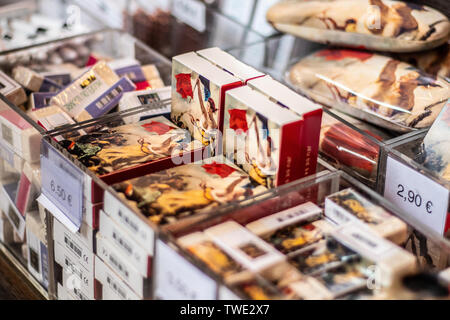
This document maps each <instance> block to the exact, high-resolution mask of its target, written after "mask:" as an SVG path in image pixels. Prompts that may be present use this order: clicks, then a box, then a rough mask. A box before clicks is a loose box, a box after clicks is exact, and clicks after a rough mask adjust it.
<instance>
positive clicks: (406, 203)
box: [384, 157, 449, 235]
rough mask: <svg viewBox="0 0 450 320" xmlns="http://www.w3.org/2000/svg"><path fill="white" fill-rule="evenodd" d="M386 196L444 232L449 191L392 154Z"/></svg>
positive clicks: (434, 228)
mask: <svg viewBox="0 0 450 320" xmlns="http://www.w3.org/2000/svg"><path fill="white" fill-rule="evenodd" d="M386 166H387V167H386V182H385V188H384V197H385V198H387V199H388V200H390V201H391V202H393V203H394V204H396V205H397V206H398V207H399V208H400V209H403V210H404V211H405V212H408V213H409V214H411V215H412V216H413V217H414V218H416V219H418V220H420V221H421V222H422V223H423V224H425V225H426V226H428V227H430V228H432V229H433V230H435V231H436V232H438V233H439V234H441V235H443V234H444V228H445V223H446V219H447V208H448V201H449V190H448V189H447V188H445V187H444V186H441V185H440V184H439V183H437V182H435V181H433V180H432V179H430V178H428V177H426V176H425V175H423V174H421V173H420V172H418V171H416V170H414V169H412V168H411V167H409V166H407V165H405V164H403V163H401V162H399V161H397V160H395V159H392V158H391V157H388V159H387V165H386Z"/></svg>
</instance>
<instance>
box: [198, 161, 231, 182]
mask: <svg viewBox="0 0 450 320" xmlns="http://www.w3.org/2000/svg"><path fill="white" fill-rule="evenodd" d="M202 168H203V169H205V170H206V172H208V173H209V174H217V175H219V176H220V177H221V178H222V179H224V178H226V177H228V176H229V175H230V174H232V173H233V172H234V171H236V170H235V169H233V168H232V167H230V166H229V165H226V164H224V163H217V162H215V161H214V162H213V163H211V164H205V165H203V166H202Z"/></svg>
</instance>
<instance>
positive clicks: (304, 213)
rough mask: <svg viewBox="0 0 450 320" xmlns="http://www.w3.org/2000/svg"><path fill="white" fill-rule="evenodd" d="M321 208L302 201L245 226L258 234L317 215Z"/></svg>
mask: <svg viewBox="0 0 450 320" xmlns="http://www.w3.org/2000/svg"><path fill="white" fill-rule="evenodd" d="M321 212H322V209H320V208H319V207H318V206H316V205H315V204H314V203H312V202H307V203H303V204H301V205H298V206H296V207H293V208H289V209H287V210H284V211H281V212H278V213H276V214H273V215H270V216H268V217H265V218H262V219H259V220H257V221H254V222H252V223H250V224H248V225H247V228H248V229H250V230H251V231H252V232H255V233H256V234H258V235H261V233H263V232H270V231H274V230H278V229H281V228H284V227H286V226H289V225H291V224H294V223H297V222H300V221H304V220H306V219H311V218H314V217H317V218H318V217H319V216H320V213H321Z"/></svg>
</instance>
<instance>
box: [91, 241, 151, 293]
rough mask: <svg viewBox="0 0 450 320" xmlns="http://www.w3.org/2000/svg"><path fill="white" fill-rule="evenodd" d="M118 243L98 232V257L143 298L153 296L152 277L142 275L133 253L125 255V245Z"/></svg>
mask: <svg viewBox="0 0 450 320" xmlns="http://www.w3.org/2000/svg"><path fill="white" fill-rule="evenodd" d="M116 239H117V238H116ZM116 239H113V240H116ZM116 244H117V241H115V242H111V241H110V239H107V238H105V237H103V236H102V234H101V232H99V233H98V234H97V256H98V258H100V259H101V260H102V261H103V262H104V263H105V264H106V265H107V266H108V267H109V268H110V269H112V270H113V271H114V272H115V273H117V274H118V275H119V279H122V280H123V281H124V282H125V283H126V284H127V285H128V286H129V288H130V289H131V291H133V292H135V295H137V296H139V297H140V298H141V299H142V298H149V297H150V296H151V292H150V284H151V279H149V278H147V277H144V276H142V274H141V273H140V272H139V271H138V269H136V268H135V266H136V267H139V266H138V265H136V261H135V260H134V259H132V258H131V257H132V255H129V254H128V252H127V253H126V254H125V255H124V254H123V253H124V252H123V250H121V249H122V248H123V246H122V247H120V245H116ZM134 253H136V252H134ZM130 258H131V259H130Z"/></svg>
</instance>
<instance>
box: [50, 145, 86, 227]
mask: <svg viewBox="0 0 450 320" xmlns="http://www.w3.org/2000/svg"><path fill="white" fill-rule="evenodd" d="M41 177H42V178H41V179H42V193H43V194H44V195H45V196H46V197H47V198H48V199H49V200H50V201H51V202H53V204H54V205H55V206H56V207H57V208H58V209H59V210H61V212H62V213H63V214H64V215H65V216H66V217H67V218H68V219H69V220H70V221H71V222H72V223H73V224H74V225H75V226H76V228H77V229H79V227H80V226H81V221H82V217H83V172H82V171H81V170H80V169H78V168H77V167H75V165H74V164H73V163H72V162H70V161H69V160H68V159H65V158H64V157H63V156H62V155H61V154H60V153H59V152H58V151H57V150H56V149H55V148H54V147H53V146H51V145H50V144H49V143H48V142H47V141H45V140H42V152H41Z"/></svg>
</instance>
